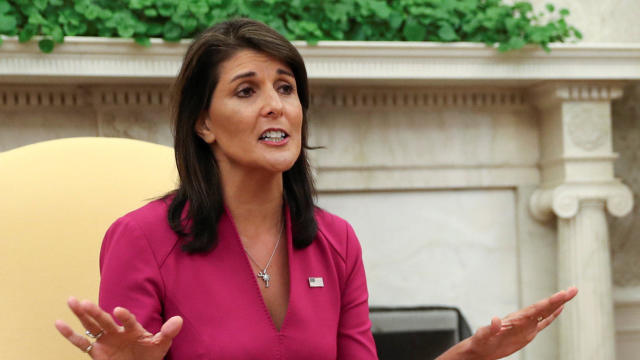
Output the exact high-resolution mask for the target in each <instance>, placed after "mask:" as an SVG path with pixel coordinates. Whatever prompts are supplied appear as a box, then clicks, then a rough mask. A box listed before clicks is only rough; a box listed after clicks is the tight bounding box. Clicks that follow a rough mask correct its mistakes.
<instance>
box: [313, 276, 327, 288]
mask: <svg viewBox="0 0 640 360" xmlns="http://www.w3.org/2000/svg"><path fill="white" fill-rule="evenodd" d="M309 287H312V288H314V287H324V280H323V279H322V278H321V277H310V278H309Z"/></svg>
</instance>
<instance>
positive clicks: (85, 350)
mask: <svg viewBox="0 0 640 360" xmlns="http://www.w3.org/2000/svg"><path fill="white" fill-rule="evenodd" d="M91 350H93V344H89V346H87V348H86V349H84V352H86V353H87V354H88V353H89V351H91Z"/></svg>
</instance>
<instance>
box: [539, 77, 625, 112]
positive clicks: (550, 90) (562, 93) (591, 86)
mask: <svg viewBox="0 0 640 360" xmlns="http://www.w3.org/2000/svg"><path fill="white" fill-rule="evenodd" d="M623 88H624V83H623V82H620V81H614V82H612V81H589V82H585V81H579V82H549V83H545V84H542V85H538V86H534V87H532V88H530V89H529V92H528V100H529V101H530V102H531V103H532V104H534V105H536V106H538V107H540V108H547V107H550V106H554V105H557V104H560V103H561V102H564V101H597V102H601V101H606V102H610V101H612V100H615V99H618V98H620V97H622V94H623Z"/></svg>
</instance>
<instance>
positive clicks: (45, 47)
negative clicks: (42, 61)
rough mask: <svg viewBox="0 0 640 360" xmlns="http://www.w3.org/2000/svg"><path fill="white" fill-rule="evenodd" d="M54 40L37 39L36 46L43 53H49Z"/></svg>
mask: <svg viewBox="0 0 640 360" xmlns="http://www.w3.org/2000/svg"><path fill="white" fill-rule="evenodd" d="M54 46H55V45H54V42H53V40H51V39H42V40H40V41H38V47H39V48H40V50H41V51H42V52H43V53H50V52H52V51H53V47H54Z"/></svg>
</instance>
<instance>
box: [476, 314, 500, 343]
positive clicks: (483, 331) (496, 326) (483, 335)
mask: <svg viewBox="0 0 640 360" xmlns="http://www.w3.org/2000/svg"><path fill="white" fill-rule="evenodd" d="M501 327H502V320H500V318H499V317H494V318H493V319H491V323H490V324H489V325H487V326H483V327H481V328H480V329H478V331H476V333H475V335H473V336H474V338H476V339H477V340H479V341H482V342H484V341H487V340H488V339H489V338H491V337H492V336H493V335H495V334H497V333H498V332H499V331H500V329H501Z"/></svg>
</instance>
